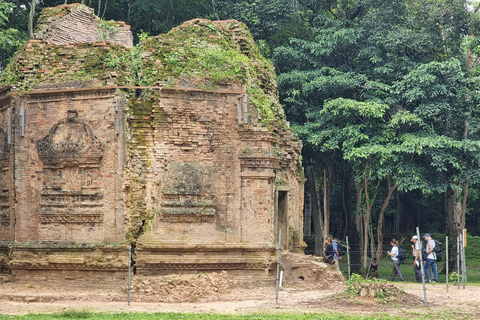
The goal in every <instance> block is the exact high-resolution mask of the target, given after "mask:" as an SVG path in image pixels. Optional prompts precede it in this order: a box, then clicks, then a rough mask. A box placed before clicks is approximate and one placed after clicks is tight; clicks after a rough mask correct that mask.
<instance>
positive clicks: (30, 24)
mask: <svg viewBox="0 0 480 320" xmlns="http://www.w3.org/2000/svg"><path fill="white" fill-rule="evenodd" d="M36 5H37V0H32V5H31V7H30V14H29V16H28V35H29V36H30V38H31V39H33V18H34V16H35V7H36Z"/></svg>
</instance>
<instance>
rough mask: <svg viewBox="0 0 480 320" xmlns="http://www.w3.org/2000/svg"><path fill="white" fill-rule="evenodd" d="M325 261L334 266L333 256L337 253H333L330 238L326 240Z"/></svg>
mask: <svg viewBox="0 0 480 320" xmlns="http://www.w3.org/2000/svg"><path fill="white" fill-rule="evenodd" d="M323 252H324V261H325V262H326V263H328V264H334V263H335V260H334V259H333V255H334V254H335V252H334V251H333V245H332V240H331V239H330V237H326V238H325V245H324V251H323Z"/></svg>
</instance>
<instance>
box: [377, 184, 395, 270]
mask: <svg viewBox="0 0 480 320" xmlns="http://www.w3.org/2000/svg"><path fill="white" fill-rule="evenodd" d="M387 186H388V193H387V196H386V197H385V201H383V205H382V208H381V209H380V212H379V213H378V227H377V254H376V258H377V262H378V263H380V258H381V257H382V250H383V231H382V229H383V220H384V218H385V210H386V209H387V206H388V203H389V202H390V199H391V198H392V194H393V191H394V190H395V189H396V188H397V184H393V185H390V175H387ZM377 265H378V264H377Z"/></svg>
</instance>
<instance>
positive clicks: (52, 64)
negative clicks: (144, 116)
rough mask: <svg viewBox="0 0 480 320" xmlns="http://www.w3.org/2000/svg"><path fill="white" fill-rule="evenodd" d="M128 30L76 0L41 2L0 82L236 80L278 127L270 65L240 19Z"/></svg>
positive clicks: (206, 83)
mask: <svg viewBox="0 0 480 320" xmlns="http://www.w3.org/2000/svg"><path fill="white" fill-rule="evenodd" d="M73 29H74V30H73ZM131 38H132V37H131V32H130V30H129V27H128V26H127V25H125V24H124V23H123V22H114V21H103V20H101V19H99V18H98V17H96V16H95V15H93V12H92V10H91V9H90V8H88V7H86V6H84V5H79V4H71V5H61V6H58V7H55V8H46V9H44V10H43V11H42V14H41V16H40V18H39V23H38V25H37V28H36V32H35V38H34V39H31V40H30V41H28V42H27V43H26V44H25V45H23V46H22V47H21V48H20V49H19V50H18V52H17V53H16V55H15V56H14V58H13V60H12V62H11V63H10V64H9V65H8V67H7V68H6V69H5V70H4V72H3V73H2V74H0V86H1V85H8V86H10V87H11V91H12V92H15V91H20V92H24V91H29V90H35V89H55V88H58V87H62V88H81V87H99V86H118V87H134V86H141V87H149V86H155V87H185V88H198V89H204V90H205V89H210V90H222V89H227V88H229V87H231V85H232V84H236V85H238V86H239V87H240V88H241V91H246V93H247V94H248V96H249V103H250V104H252V105H254V106H255V108H256V109H257V110H258V116H259V120H260V122H263V123H268V124H269V125H273V126H274V127H285V125H286V122H285V116H284V112H283V109H282V107H281V106H280V104H279V103H278V99H277V88H276V82H275V70H274V68H273V65H272V63H271V62H270V61H269V60H267V59H266V58H264V57H263V56H262V55H261V53H260V51H259V49H258V47H257V46H256V44H255V42H254V40H253V38H252V36H251V34H250V32H249V31H248V28H247V27H246V26H245V25H244V24H243V23H240V22H238V21H235V20H227V21H209V20H204V19H194V20H190V21H187V22H185V23H183V24H182V25H180V26H178V27H176V28H173V29H172V30H171V31H170V32H168V33H166V34H161V35H158V36H154V37H148V38H146V39H144V40H143V41H141V42H140V44H138V45H136V46H135V47H134V46H133V45H132V43H131ZM230 89H231V88H230Z"/></svg>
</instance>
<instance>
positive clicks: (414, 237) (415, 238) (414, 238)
mask: <svg viewBox="0 0 480 320" xmlns="http://www.w3.org/2000/svg"><path fill="white" fill-rule="evenodd" d="M413 240H418V237H417V236H413V237H412V240H410V241H413Z"/></svg>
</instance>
